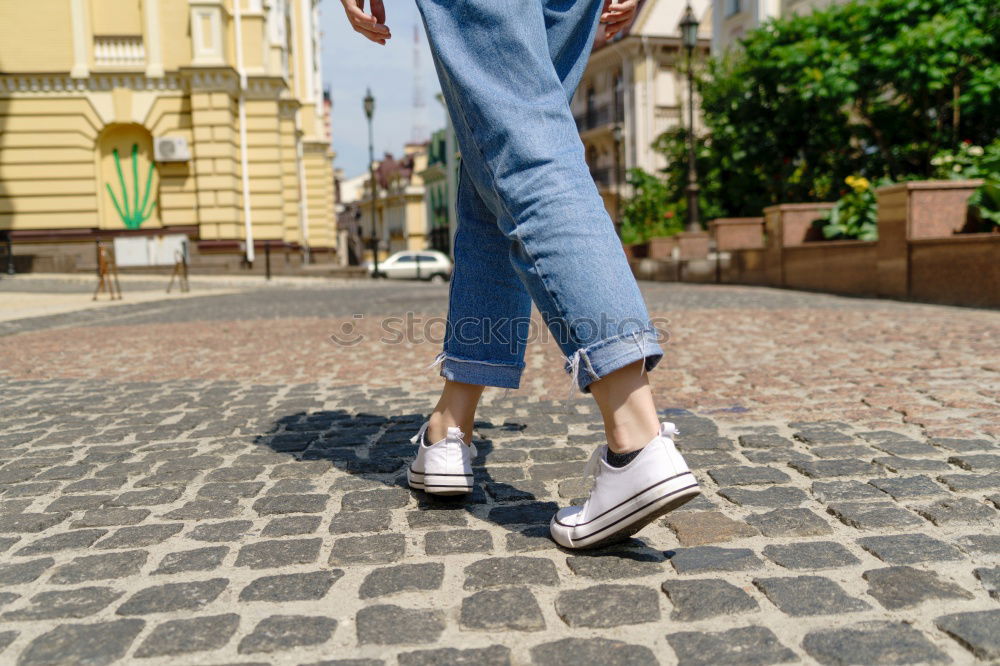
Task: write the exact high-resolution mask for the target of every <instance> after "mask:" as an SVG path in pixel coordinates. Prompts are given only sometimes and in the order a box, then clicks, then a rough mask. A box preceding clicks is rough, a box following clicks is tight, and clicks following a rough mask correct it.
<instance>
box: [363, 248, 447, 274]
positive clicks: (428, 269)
mask: <svg viewBox="0 0 1000 666" xmlns="http://www.w3.org/2000/svg"><path fill="white" fill-rule="evenodd" d="M451 269H452V263H451V259H449V258H448V255H446V254H444V253H443V252H438V251H437V250H420V251H413V250H405V251H403V252H397V253H395V254H393V255H390V256H389V257H388V258H387V259H386V260H385V261H380V262H378V273H377V274H376V273H375V266H374V265H373V264H372V263H371V262H368V274H369V275H371V276H372V277H376V278H378V277H384V278H397V279H401V280H430V281H431V282H444V281H446V280H449V279H451Z"/></svg>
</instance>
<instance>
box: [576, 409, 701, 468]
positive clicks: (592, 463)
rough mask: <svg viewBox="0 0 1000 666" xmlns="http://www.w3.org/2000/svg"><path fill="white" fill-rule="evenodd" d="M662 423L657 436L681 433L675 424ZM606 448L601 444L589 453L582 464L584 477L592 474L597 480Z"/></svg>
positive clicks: (672, 435)
mask: <svg viewBox="0 0 1000 666" xmlns="http://www.w3.org/2000/svg"><path fill="white" fill-rule="evenodd" d="M664 425H665V426H666V427H665V428H664V427H661V428H660V431H659V432H658V433H657V435H656V436H657V437H662V436H664V435H666V436H668V437H676V436H677V435H679V434H681V433H680V431H679V430H678V429H677V426H675V425H674V424H673V423H670V422H669V421H665V422H664ZM607 450H608V445H607V444H601V445H600V446H598V447H597V448H596V449H594V452H593V453H591V454H590V459H588V460H587V464H586V465H584V467H583V476H584V478H587V477H590V476H592V477H594V480H595V481H596V480H597V477H598V476H600V474H601V465H600V461H601V459H602V458H603V457H604V454H605V452H606V451H607Z"/></svg>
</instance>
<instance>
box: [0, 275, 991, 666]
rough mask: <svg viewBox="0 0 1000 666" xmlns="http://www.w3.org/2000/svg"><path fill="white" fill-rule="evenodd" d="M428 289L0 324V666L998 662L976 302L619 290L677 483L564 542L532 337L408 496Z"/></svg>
mask: <svg viewBox="0 0 1000 666" xmlns="http://www.w3.org/2000/svg"><path fill="white" fill-rule="evenodd" d="M89 286H90V285H89V284H88V285H87V287H88V288H89ZM21 288H23V285H19V284H18V283H17V280H13V281H11V280H6V281H0V299H3V298H5V297H6V295H7V294H6V293H5V291H10V290H15V289H21ZM72 288H73V287H71V286H67V285H65V284H62V283H60V282H59V281H58V280H53V281H51V282H50V283H48V282H38V283H37V284H36V285H35V286H33V287H32V289H37V290H39V291H40V292H41V291H45V290H47V289H48V290H50V291H53V292H59V291H65V290H67V289H70V290H71V289H72ZM447 289H448V287H447V285H426V284H414V283H385V282H382V283H378V284H370V283H350V282H332V281H331V282H318V281H317V282H316V283H315V284H294V285H293V284H285V285H282V284H277V285H271V286H267V287H266V288H258V289H250V288H247V287H240V286H238V285H237V286H232V285H228V286H227V292H226V293H213V294H211V295H205V296H198V295H197V293H195V294H193V295H191V296H189V297H185V298H183V299H177V300H169V301H165V300H150V301H148V302H137V303H129V302H128V299H129V291H128V290H127V289H126V302H125V303H124V304H121V305H116V306H114V307H103V308H97V309H85V310H79V311H73V312H60V313H58V314H52V315H48V316H44V317H34V318H30V319H9V320H7V321H0V343H2V344H0V423H2V424H3V425H2V429H0V663H9V664H18V665H19V666H28V665H40V664H77V663H86V664H93V665H97V664H110V663H114V662H118V663H142V664H149V665H150V666H158V665H160V664H164V665H165V664H178V663H183V664H231V663H232V664H235V663H241V664H251V663H262V664H317V663H323V664H341V665H343V666H347V665H350V666H375V665H376V664H386V665H393V664H397V663H398V664H401V665H419V664H477V665H480V664H482V665H486V666H491V665H494V664H496V665H500V664H508V663H509V664H539V665H542V666H549V665H557V664H567V665H568V664H574V665H582V664H601V665H614V664H629V665H631V664H664V665H666V664H677V663H679V664H685V665H688V664H689V665H695V664H704V665H717V664H760V665H765V664H777V663H793V662H803V663H819V664H824V665H826V664H831V665H832V664H910V663H955V664H963V663H971V662H976V661H983V662H997V661H1000V605H998V603H1000V529H998V525H1000V512H998V509H1000V451H998V438H1000V418H998V416H1000V404H998V403H1000V341H998V340H1000V313H997V312H995V311H985V310H975V309H966V308H951V307H941V306H930V305H921V304H911V303H899V302H892V301H880V300H866V299H850V298H841V297H836V296H830V295H823V294H810V293H802V292H792V291H781V290H773V289H765V288H750V287H729V286H709V285H706V286H696V285H677V284H664V283H646V284H643V292H644V294H645V296H646V299H647V302H648V304H649V306H650V313H651V315H653V316H654V317H656V318H662V319H663V320H665V321H667V322H668V323H667V324H665V325H661V326H660V327H661V329H663V330H665V331H666V332H668V334H669V341H668V342H666V343H665V345H664V346H665V351H666V356H665V357H664V358H663V361H662V362H661V364H660V365H659V366H658V367H657V368H656V369H655V370H653V371H652V372H651V373H650V379H651V381H652V383H653V385H654V390H655V393H656V396H657V404H658V405H659V406H660V407H661V408H662V410H663V415H664V416H663V418H664V419H665V420H670V421H673V422H674V423H676V424H677V426H678V428H679V430H680V436H679V437H678V440H677V443H678V446H679V448H680V449H681V450H682V451H683V453H684V455H685V457H686V458H687V460H688V462H689V463H690V465H691V467H692V469H693V470H694V471H695V474H696V476H697V477H698V479H699V481H700V482H701V483H702V487H703V492H704V494H703V496H702V497H700V498H699V499H697V500H696V501H694V502H691V503H689V504H688V505H686V506H685V507H684V508H683V509H682V510H680V511H677V512H675V513H673V514H670V515H668V516H667V517H666V518H663V519H660V520H658V521H657V522H655V523H653V524H651V525H650V526H648V527H647V528H646V529H645V530H643V531H642V532H640V533H639V535H637V537H636V538H633V539H631V540H630V541H629V542H628V543H626V544H624V545H618V546H614V547H610V548H605V549H603V550H596V551H588V552H578V553H574V552H570V551H566V550H563V549H561V548H559V547H558V546H556V545H555V544H554V543H553V542H552V541H551V540H550V539H549V538H548V527H547V526H548V521H549V518H550V517H551V515H552V513H553V512H554V511H555V509H556V507H557V506H559V505H565V504H566V503H568V502H579V501H582V499H583V498H585V497H586V494H587V491H588V487H589V486H588V485H587V484H588V480H587V479H584V478H582V473H583V466H584V462H585V460H586V459H587V457H588V456H589V455H590V452H591V450H592V449H593V447H595V446H597V445H598V444H600V443H601V442H603V432H602V428H601V420H600V416H599V414H598V413H597V410H596V407H595V406H594V404H593V402H592V400H591V399H590V398H589V397H587V398H584V397H583V396H581V395H579V394H578V393H574V395H573V397H572V398H571V399H566V396H567V392H568V389H569V379H568V377H567V375H566V373H565V372H564V370H563V360H562V357H561V355H560V353H559V351H558V348H557V347H556V345H555V344H554V342H552V341H551V340H540V341H537V342H533V343H532V344H531V345H529V349H528V353H527V358H526V362H527V369H526V371H525V375H524V378H523V381H522V388H521V389H520V390H517V391H512V392H510V394H509V395H508V396H506V397H504V396H503V392H502V391H501V390H498V389H488V390H487V392H486V394H485V396H484V402H483V406H482V408H481V410H480V414H479V420H478V421H477V428H476V432H475V433H474V435H475V440H476V445H477V448H478V451H479V456H478V458H477V460H476V473H477V475H478V483H477V486H476V489H475V492H474V493H473V494H472V496H471V498H460V499H436V500H432V499H428V498H427V497H426V496H424V495H423V494H422V493H419V492H411V491H410V490H408V489H407V488H406V483H405V475H404V474H403V469H404V466H405V463H406V462H407V461H408V460H409V459H410V458H411V457H412V452H413V449H414V447H413V445H412V444H411V443H410V442H409V438H410V437H411V436H412V435H413V434H414V433H415V432H416V430H417V428H418V427H419V426H420V424H421V423H422V422H423V420H424V418H425V416H426V415H427V414H428V413H429V411H430V410H431V408H432V407H433V403H434V400H435V399H436V391H435V389H436V388H437V387H438V386H439V385H440V382H441V380H440V378H439V377H438V376H437V371H436V370H432V369H428V368H427V366H428V365H429V364H430V363H431V362H432V361H433V360H434V356H435V354H437V352H438V351H439V350H440V344H439V342H438V341H436V339H435V338H434V335H440V332H441V331H442V330H443V326H442V325H441V318H442V317H443V315H444V312H445V308H446V300H447ZM85 291H86V290H85ZM81 299H89V293H82V292H81ZM63 300H65V299H63ZM61 302H62V301H61ZM81 302H83V301H82V300H81ZM407 312H410V313H412V314H413V316H412V317H411V318H409V319H407V317H406V315H405V313H407ZM357 315H363V316H360V317H359V316H357ZM390 316H396V317H400V318H401V320H402V321H401V322H395V323H392V326H386V324H385V321H384V318H385V317H390ZM536 318H537V313H536ZM404 327H406V328H409V329H410V330H411V333H412V334H411V335H410V336H409V339H408V340H404V341H402V342H399V343H397V344H390V343H387V342H386V341H385V339H384V338H385V337H386V336H387V333H386V330H387V329H388V330H389V335H390V336H391V335H392V331H398V330H401V329H402V328H404ZM331 336H340V337H341V338H347V337H352V336H358V337H362V338H363V339H362V340H361V341H360V342H358V343H357V344H353V345H351V346H346V345H338V344H335V343H334V342H333V341H332V340H331Z"/></svg>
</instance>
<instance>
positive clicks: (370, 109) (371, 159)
mask: <svg viewBox="0 0 1000 666" xmlns="http://www.w3.org/2000/svg"><path fill="white" fill-rule="evenodd" d="M373 115H375V98H374V97H372V89H371V88H369V89H368V90H367V92H366V93H365V116H366V117H367V118H368V170H369V173H370V175H371V183H372V243H371V244H372V261H373V262H375V263H374V270H373V272H372V276H374V277H378V236H377V235H376V232H375V226H376V222H375V218H376V215H377V213H376V211H375V203H376V201H375V198H376V194H377V192H378V189H377V186H376V184H375V142H374V133H373V130H372V116H373Z"/></svg>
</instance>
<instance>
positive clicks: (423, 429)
mask: <svg viewBox="0 0 1000 666" xmlns="http://www.w3.org/2000/svg"><path fill="white" fill-rule="evenodd" d="M430 424H431V422H430V421H424V424H423V425H422V426H420V430H418V431H417V434H416V435H414V436H413V437H411V438H410V442H411V443H413V444H422V442H423V438H424V433H425V432H427V427H428V426H429V425H430ZM458 435H459V437H460V438H462V439H463V440H464V439H465V433H464V432H462V431H461V430H460V431H459V433H458ZM462 444H463V445H465V446H468V447H469V452H470V453H472V457H473V458H475V457H476V456H478V455H479V451H477V450H476V445H475V444H472V443H470V444H465V442H464V441H463V442H462Z"/></svg>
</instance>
